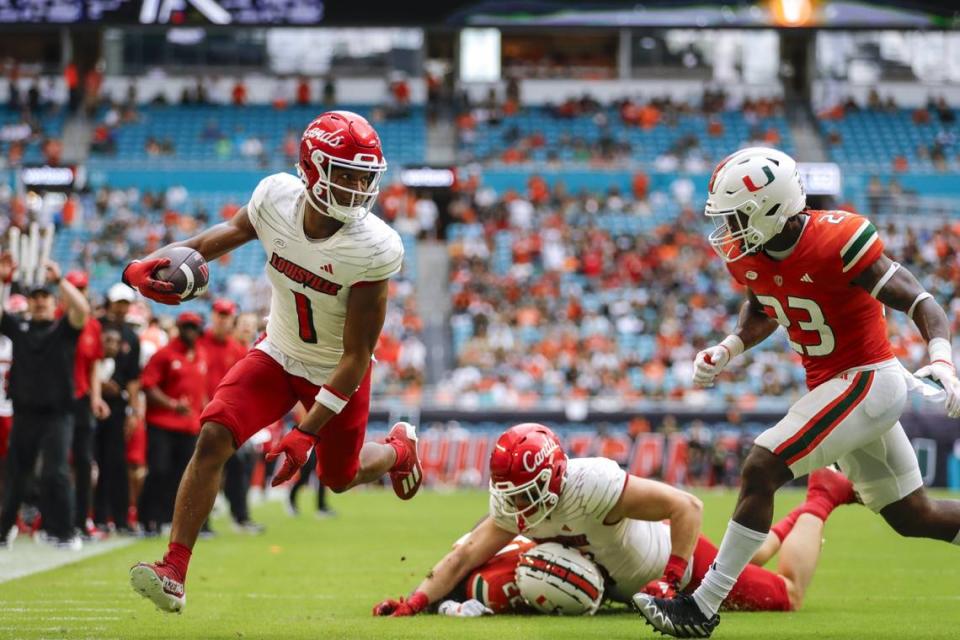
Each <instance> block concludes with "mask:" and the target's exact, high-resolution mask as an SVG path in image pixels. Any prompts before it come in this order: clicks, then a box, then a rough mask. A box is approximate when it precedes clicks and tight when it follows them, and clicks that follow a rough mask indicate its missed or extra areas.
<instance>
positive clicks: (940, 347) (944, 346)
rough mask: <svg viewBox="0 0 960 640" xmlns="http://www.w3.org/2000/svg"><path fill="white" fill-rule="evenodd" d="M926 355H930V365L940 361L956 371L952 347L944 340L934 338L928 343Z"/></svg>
mask: <svg viewBox="0 0 960 640" xmlns="http://www.w3.org/2000/svg"><path fill="white" fill-rule="evenodd" d="M927 353H929V354H930V364H933V363H934V362H937V361H940V362H944V363H946V364H948V365H950V366H951V367H953V368H954V369H956V367H955V366H954V364H953V347H952V346H951V345H950V341H949V340H947V339H946V338H934V339H932V340H931V341H930V342H928V343H927Z"/></svg>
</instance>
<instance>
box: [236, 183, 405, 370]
mask: <svg viewBox="0 0 960 640" xmlns="http://www.w3.org/2000/svg"><path fill="white" fill-rule="evenodd" d="M305 200H306V191H305V189H304V187H303V183H302V182H301V181H300V179H299V178H296V177H294V176H292V175H290V174H287V173H277V174H274V175H271V176H268V177H267V178H264V179H263V180H262V181H261V182H260V184H259V185H257V188H256V190H255V191H254V192H253V196H251V198H250V202H249V204H247V214H248V215H249V217H250V222H251V223H252V224H253V227H254V229H256V231H257V236H258V237H259V238H260V243H261V244H262V245H263V248H264V250H265V251H266V253H267V266H266V269H267V277H268V278H269V280H270V285H271V286H272V288H273V294H272V298H271V300H270V317H269V318H268V320H267V337H266V339H265V340H263V341H261V342H260V343H259V344H258V345H257V348H258V349H261V350H262V351H264V352H266V353H267V354H268V355H270V356H271V357H273V358H274V359H275V360H277V361H278V362H279V363H280V364H281V365H283V367H284V369H285V370H286V371H287V372H289V373H292V374H294V375H298V376H301V377H304V378H307V379H308V380H310V381H311V382H313V383H314V384H318V385H319V384H323V383H324V382H326V379H327V376H328V375H329V374H330V371H331V370H332V369H333V368H334V367H335V366H336V365H337V363H338V362H339V361H340V357H341V355H342V354H343V325H344V320H345V318H346V313H347V297H348V296H349V294H350V289H351V287H355V286H363V284H364V283H371V282H378V281H381V280H386V279H387V278H390V277H391V276H393V275H396V274H397V273H398V272H399V271H400V266H401V264H402V262H403V243H402V242H401V240H400V236H399V234H397V232H396V231H394V230H393V229H392V228H390V226H388V225H387V223H385V222H384V221H383V220H381V219H380V218H378V217H377V216H375V215H373V214H372V213H371V214H369V215H367V216H366V217H364V218H363V219H362V220H358V221H356V222H351V223H348V224H345V225H344V226H343V227H342V228H340V229H339V230H338V231H337V232H336V233H335V234H333V235H332V236H330V237H329V238H325V239H323V240H313V239H310V238H307V236H306V234H305V233H304V231H303V215H304V210H305Z"/></svg>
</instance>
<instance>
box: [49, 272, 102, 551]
mask: <svg viewBox="0 0 960 640" xmlns="http://www.w3.org/2000/svg"><path fill="white" fill-rule="evenodd" d="M64 278H65V279H66V280H67V282H69V283H70V284H72V285H73V286H74V287H76V289H77V291H79V292H80V293H81V294H83V296H84V297H87V286H88V285H89V284H90V278H89V277H88V276H87V274H86V273H85V272H83V271H69V272H67V274H66V275H65V276H64ZM61 312H64V310H63V309H61ZM101 333H102V328H101V325H100V321H99V320H97V319H96V318H95V317H94V316H93V314H90V315H88V316H87V322H86V324H84V325H83V330H82V331H81V332H80V337H79V339H78V340H77V350H76V355H75V356H74V360H73V396H74V405H73V444H72V458H73V478H74V480H73V481H74V490H75V494H76V495H75V498H74V500H75V503H74V504H75V509H74V523H73V524H74V527H76V528H77V530H78V531H80V537H81V538H83V539H84V540H89V539H90V538H91V527H89V526H87V518H88V516H89V515H90V505H91V501H92V495H93V494H92V487H91V485H92V482H93V474H92V466H93V427H94V422H93V420H94V418H96V419H97V420H102V419H104V418H105V417H106V416H108V415H109V414H110V408H109V407H108V406H107V404H106V403H105V402H104V401H103V395H102V393H101V388H100V380H99V379H98V377H97V376H96V375H95V371H96V368H97V366H98V364H99V362H100V360H101V359H102V358H103V346H102V344H101Z"/></svg>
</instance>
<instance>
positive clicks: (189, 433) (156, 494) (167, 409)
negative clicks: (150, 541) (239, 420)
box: [139, 311, 207, 535]
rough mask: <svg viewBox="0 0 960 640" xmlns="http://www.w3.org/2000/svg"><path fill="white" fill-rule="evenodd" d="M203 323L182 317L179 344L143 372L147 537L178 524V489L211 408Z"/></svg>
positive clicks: (143, 520)
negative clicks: (207, 407) (204, 414)
mask: <svg viewBox="0 0 960 640" xmlns="http://www.w3.org/2000/svg"><path fill="white" fill-rule="evenodd" d="M202 329H203V318H201V317H200V315H199V314H196V313H194V312H192V311H185V312H183V313H181V314H180V315H179V316H177V331H178V335H177V337H176V338H174V339H173V340H171V341H170V342H169V344H167V345H166V346H165V347H162V348H161V349H160V350H159V351H157V352H156V353H155V354H153V357H152V358H150V361H149V362H147V366H145V367H144V368H143V375H142V377H141V381H140V382H141V386H142V387H143V391H144V393H145V394H146V396H147V416H146V422H147V479H146V482H145V483H144V487H143V494H142V495H141V496H140V507H139V512H140V521H141V523H142V524H143V526H144V531H145V532H146V533H147V534H148V535H149V534H156V533H159V530H160V527H161V526H162V525H164V524H167V523H169V522H170V521H171V520H172V518H173V503H174V499H175V498H176V492H177V485H178V484H179V483H180V476H182V475H183V471H184V469H186V467H187V463H188V462H189V461H190V456H191V455H192V454H193V449H194V446H195V445H196V442H197V434H198V433H199V432H200V413H201V412H202V411H203V406H204V405H205V404H206V402H207V381H206V376H207V360H206V353H205V351H204V350H203V347H201V346H200V345H199V344H197V341H198V339H199V338H200V335H201V332H202Z"/></svg>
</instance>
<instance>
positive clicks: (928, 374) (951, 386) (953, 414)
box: [913, 360, 960, 418]
mask: <svg viewBox="0 0 960 640" xmlns="http://www.w3.org/2000/svg"><path fill="white" fill-rule="evenodd" d="M913 375H914V376H916V377H917V378H930V379H931V380H933V381H935V382H937V383H938V384H939V385H940V386H941V387H943V391H944V393H945V394H946V400H945V401H944V404H945V405H946V408H947V417H948V418H960V380H958V379H957V370H956V369H955V368H954V367H953V365H951V364H949V363H947V362H944V361H943V360H937V361H935V362H933V363H931V364H928V365H927V366H925V367H922V368H920V369H918V370H917V371H916V373H914V374H913Z"/></svg>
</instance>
